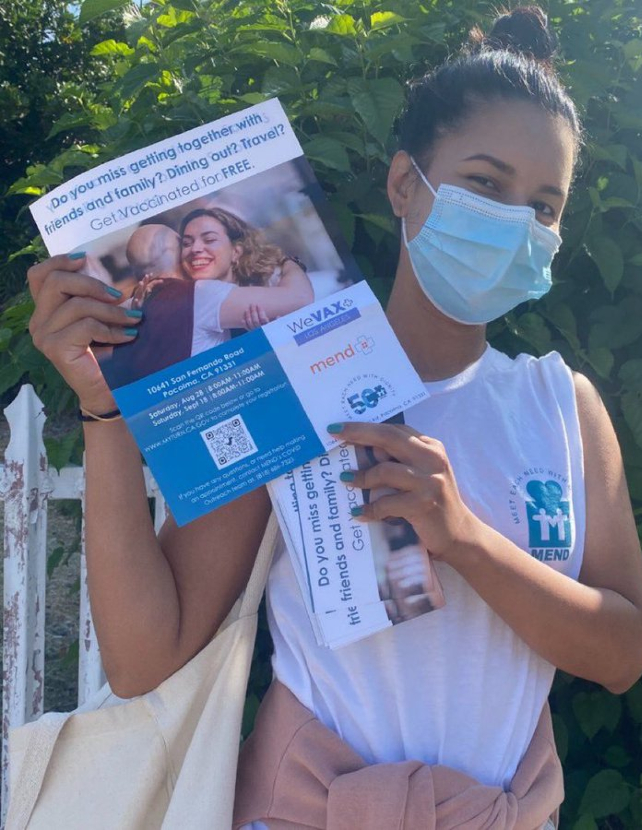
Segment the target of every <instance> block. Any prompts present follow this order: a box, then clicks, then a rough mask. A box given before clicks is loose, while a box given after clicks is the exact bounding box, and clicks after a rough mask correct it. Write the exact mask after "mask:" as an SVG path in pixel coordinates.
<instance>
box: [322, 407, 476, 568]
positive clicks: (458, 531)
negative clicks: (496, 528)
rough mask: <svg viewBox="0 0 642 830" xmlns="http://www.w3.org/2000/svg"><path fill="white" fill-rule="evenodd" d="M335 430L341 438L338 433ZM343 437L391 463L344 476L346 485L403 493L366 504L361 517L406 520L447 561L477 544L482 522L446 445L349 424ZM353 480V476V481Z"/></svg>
mask: <svg viewBox="0 0 642 830" xmlns="http://www.w3.org/2000/svg"><path fill="white" fill-rule="evenodd" d="M333 426H334V425H333ZM331 432H332V433H333V434H335V430H334V429H332V430H331ZM337 437H340V438H341V440H343V441H345V442H346V443H348V444H357V445H360V446H371V447H374V449H375V457H377V458H381V459H385V460H381V461H380V463H378V464H375V465H374V466H373V467H370V469H368V470H352V471H350V473H349V475H346V474H345V473H344V474H343V475H342V480H343V481H344V483H346V484H349V485H350V486H353V487H359V488H360V489H372V490H376V489H379V488H392V489H394V490H396V491H398V492H396V493H393V494H391V495H383V496H381V497H380V498H378V499H376V501H374V502H371V503H370V504H364V505H363V506H362V507H361V512H360V513H359V514H358V516H357V517H358V518H359V519H363V520H365V521H373V520H382V519H389V518H403V519H406V520H407V521H408V522H410V524H411V525H412V526H413V528H414V530H415V533H416V534H417V536H418V537H419V539H420V540H421V542H422V544H423V545H425V546H426V548H427V550H428V551H429V553H430V554H431V555H432V556H434V558H435V559H440V560H443V561H445V562H447V561H448V560H449V559H450V558H451V556H452V554H453V551H456V550H457V548H458V547H460V546H461V545H462V544H469V543H470V542H471V541H472V538H473V534H474V532H475V530H476V528H477V527H478V526H479V524H480V520H479V519H478V518H477V517H476V516H475V515H474V514H473V513H472V511H471V510H470V509H469V508H468V507H467V506H466V505H465V504H464V502H463V501H462V498H461V496H460V494H459V490H458V488H457V482H456V481H455V476H454V473H453V470H452V467H451V466H450V461H449V460H448V456H447V454H446V450H445V448H444V445H443V444H442V443H441V442H440V441H437V440H435V439H434V438H429V437H428V436H426V435H422V434H421V433H419V432H417V430H415V429H412V428H411V427H408V426H403V425H396V424H362V423H344V424H343V425H342V429H341V430H340V431H339V432H338V434H337ZM349 476H353V477H352V478H350V480H347V479H348V478H349Z"/></svg>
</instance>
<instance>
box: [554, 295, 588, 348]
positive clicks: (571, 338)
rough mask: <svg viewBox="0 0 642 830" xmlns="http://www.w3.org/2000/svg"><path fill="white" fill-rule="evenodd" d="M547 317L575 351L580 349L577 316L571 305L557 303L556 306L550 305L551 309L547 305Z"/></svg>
mask: <svg viewBox="0 0 642 830" xmlns="http://www.w3.org/2000/svg"><path fill="white" fill-rule="evenodd" d="M546 317H547V318H548V320H549V321H550V322H551V323H553V325H554V326H555V327H556V328H557V329H559V331H560V332H561V333H562V334H563V335H564V337H565V338H566V339H567V340H568V342H569V343H570V344H571V346H572V347H573V348H574V349H575V350H578V349H579V348H580V341H579V339H578V337H577V323H576V321H575V315H574V314H573V310H572V309H571V307H570V306H569V305H567V304H566V303H556V304H555V305H550V307H549V306H548V305H547V306H546Z"/></svg>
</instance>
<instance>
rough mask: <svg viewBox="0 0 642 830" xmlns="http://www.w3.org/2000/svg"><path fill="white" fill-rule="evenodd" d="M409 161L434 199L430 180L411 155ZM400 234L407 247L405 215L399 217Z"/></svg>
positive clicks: (434, 194)
mask: <svg viewBox="0 0 642 830" xmlns="http://www.w3.org/2000/svg"><path fill="white" fill-rule="evenodd" d="M410 161H411V162H412V166H413V167H414V168H415V170H416V171H417V175H418V176H419V178H420V179H421V181H422V182H423V183H424V184H425V185H426V187H427V188H428V190H430V192H431V193H432V195H433V196H434V197H435V199H436V198H437V191H436V190H435V188H434V187H433V186H432V185H431V184H430V182H429V181H428V179H427V178H426V177H425V176H424V174H423V171H422V169H421V167H419V165H418V164H417V162H416V161H415V160H414V158H413V157H412V156H410ZM401 235H402V236H403V242H404V245H405V246H406V248H407V247H408V234H407V232H406V217H405V216H402V217H401Z"/></svg>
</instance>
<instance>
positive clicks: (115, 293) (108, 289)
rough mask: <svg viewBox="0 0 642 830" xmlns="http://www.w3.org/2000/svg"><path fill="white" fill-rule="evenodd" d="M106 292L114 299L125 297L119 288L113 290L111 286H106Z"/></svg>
mask: <svg viewBox="0 0 642 830" xmlns="http://www.w3.org/2000/svg"><path fill="white" fill-rule="evenodd" d="M105 291H106V292H107V293H108V294H111V296H112V297H122V296H123V292H122V291H119V290H118V289H117V288H112V287H111V285H106V286H105Z"/></svg>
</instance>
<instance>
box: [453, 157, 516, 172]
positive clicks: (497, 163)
mask: <svg viewBox="0 0 642 830" xmlns="http://www.w3.org/2000/svg"><path fill="white" fill-rule="evenodd" d="M464 161H487V162H488V163H489V164H492V165H493V167H496V168H497V169H498V170H501V172H502V173H506V174H507V175H509V176H514V175H515V173H516V172H517V171H516V170H515V168H514V167H513V166H512V165H510V164H508V163H507V162H505V161H502V160H501V159H498V158H495V156H489V155H487V154H486V153H476V154H475V155H474V156H468V157H467V158H465V159H464Z"/></svg>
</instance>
